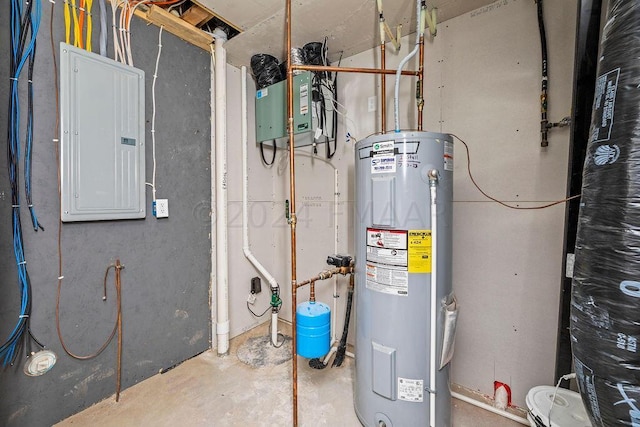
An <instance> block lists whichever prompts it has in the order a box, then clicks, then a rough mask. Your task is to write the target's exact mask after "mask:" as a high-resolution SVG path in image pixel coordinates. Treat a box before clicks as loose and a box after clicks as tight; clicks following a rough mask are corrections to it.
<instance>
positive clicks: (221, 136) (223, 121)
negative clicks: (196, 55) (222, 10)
mask: <svg viewBox="0 0 640 427" xmlns="http://www.w3.org/2000/svg"><path fill="white" fill-rule="evenodd" d="M225 42H226V37H224V35H223V34H217V35H216V41H215V67H214V68H215V70H214V75H213V76H212V78H213V80H214V84H215V93H214V96H215V135H213V138H212V143H213V144H214V145H215V147H212V149H213V148H215V168H212V169H211V170H212V171H213V170H215V194H216V198H215V199H216V200H215V213H216V215H215V216H214V215H212V216H211V220H212V221H215V230H216V241H215V248H213V249H214V250H215V254H216V297H217V301H216V336H217V344H218V345H217V349H218V355H224V354H227V353H228V352H229V259H228V256H227V252H228V244H227V74H226V71H227V70H226V68H227V52H226V51H225V48H224V46H223V45H224V43H225ZM212 151H213V150H212ZM212 166H213V165H212ZM211 241H212V243H213V239H211Z"/></svg>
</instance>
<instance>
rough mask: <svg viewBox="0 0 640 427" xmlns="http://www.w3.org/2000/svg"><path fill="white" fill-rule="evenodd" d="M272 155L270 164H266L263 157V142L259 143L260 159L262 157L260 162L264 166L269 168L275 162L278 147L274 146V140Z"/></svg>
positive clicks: (274, 141) (274, 142)
mask: <svg viewBox="0 0 640 427" xmlns="http://www.w3.org/2000/svg"><path fill="white" fill-rule="evenodd" d="M272 148H273V155H272V156H271V162H267V159H266V157H265V156H264V141H261V142H260V157H262V161H263V162H264V164H265V165H267V166H271V165H272V164H273V163H274V162H275V161H276V151H277V149H278V147H277V146H276V140H275V139H274V140H273V147H272Z"/></svg>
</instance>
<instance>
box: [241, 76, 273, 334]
mask: <svg viewBox="0 0 640 427" xmlns="http://www.w3.org/2000/svg"><path fill="white" fill-rule="evenodd" d="M240 74H241V76H242V77H241V79H242V82H241V100H240V105H241V109H242V119H241V120H240V122H241V131H242V133H241V138H242V176H243V185H242V251H243V252H244V256H245V257H246V258H247V259H248V260H249V262H250V263H251V264H252V265H253V266H254V267H255V268H256V270H258V271H259V272H260V274H261V275H262V277H264V278H265V279H266V281H267V282H269V286H270V287H271V290H272V291H274V290H276V289H277V288H278V282H277V281H276V279H275V278H274V277H273V275H272V274H271V273H269V271H268V270H267V269H266V268H265V267H264V266H263V265H262V264H261V263H260V261H258V259H257V258H256V257H255V256H254V255H253V253H252V252H251V245H250V244H249V165H248V163H249V151H248V145H249V138H248V132H247V121H248V114H247V67H245V66H242V67H241V68H240ZM271 343H272V344H273V345H277V344H278V313H275V312H272V313H271Z"/></svg>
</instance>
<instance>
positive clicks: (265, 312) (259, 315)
mask: <svg viewBox="0 0 640 427" xmlns="http://www.w3.org/2000/svg"><path fill="white" fill-rule="evenodd" d="M247 310H249V311H250V312H251V314H253V315H254V316H256V317H262V316H264V315H265V314H267V311H269V310H271V306H269V307H267V308H266V309H265V311H263V312H262V314H256V313H254V312H253V310H251V307H250V306H249V301H247Z"/></svg>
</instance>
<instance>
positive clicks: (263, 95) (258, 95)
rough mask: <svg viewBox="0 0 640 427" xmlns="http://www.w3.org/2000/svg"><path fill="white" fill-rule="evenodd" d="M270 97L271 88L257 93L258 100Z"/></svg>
mask: <svg viewBox="0 0 640 427" xmlns="http://www.w3.org/2000/svg"><path fill="white" fill-rule="evenodd" d="M267 96H269V88H264V89H260V90H259V91H257V92H256V99H261V98H264V97H267Z"/></svg>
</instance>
